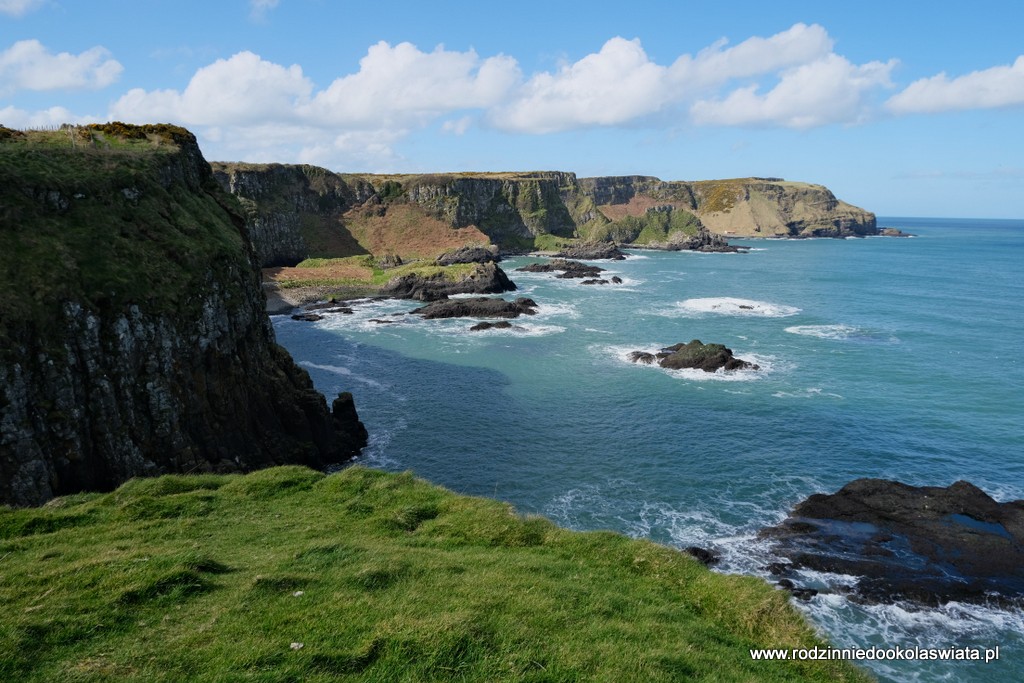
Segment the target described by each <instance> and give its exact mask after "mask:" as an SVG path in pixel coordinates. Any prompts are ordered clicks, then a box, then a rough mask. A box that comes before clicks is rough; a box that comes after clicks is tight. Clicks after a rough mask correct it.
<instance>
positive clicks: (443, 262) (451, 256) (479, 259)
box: [434, 247, 501, 266]
mask: <svg viewBox="0 0 1024 683" xmlns="http://www.w3.org/2000/svg"><path fill="white" fill-rule="evenodd" d="M495 252H496V250H495V249H487V248H485V247H459V248H458V249H453V250H451V251H446V252H445V253H443V254H441V255H440V256H438V257H437V259H436V260H435V261H434V263H436V264H437V265H439V266H454V265H455V264H457V263H495V262H497V261H500V260H501V257H500V256H498V254H497V253H495Z"/></svg>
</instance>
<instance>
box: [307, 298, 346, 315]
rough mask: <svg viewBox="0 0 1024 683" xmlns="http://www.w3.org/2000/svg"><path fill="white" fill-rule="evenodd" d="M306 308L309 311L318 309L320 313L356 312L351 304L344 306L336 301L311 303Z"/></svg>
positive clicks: (344, 313) (343, 313)
mask: <svg viewBox="0 0 1024 683" xmlns="http://www.w3.org/2000/svg"><path fill="white" fill-rule="evenodd" d="M305 309H306V310H307V311H317V312H319V313H341V314H342V315H352V313H353V312H354V311H353V310H352V308H351V307H350V306H342V305H341V304H338V303H336V302H334V301H327V302H324V303H318V304H309V305H307V306H306V307H305Z"/></svg>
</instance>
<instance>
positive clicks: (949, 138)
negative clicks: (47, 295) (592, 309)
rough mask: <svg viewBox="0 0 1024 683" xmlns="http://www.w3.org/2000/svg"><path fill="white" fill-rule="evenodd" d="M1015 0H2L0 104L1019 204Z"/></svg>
mask: <svg viewBox="0 0 1024 683" xmlns="http://www.w3.org/2000/svg"><path fill="white" fill-rule="evenodd" d="M1021 27H1024V2H1021V0H1005V1H992V2H986V1H985V0H978V1H976V2H973V3H952V4H951V3H941V4H940V3H910V2H899V1H898V0H897V1H893V0H889V1H888V2H875V1H874V0H866V1H861V2H857V3H827V2H821V1H820V0H819V1H818V2H813V3H811V2H787V1H786V0H776V1H774V2H763V1H760V2H747V1H746V0H733V1H732V2H728V3H714V2H707V1H706V0H705V1H704V2H699V3H697V2H688V1H685V0H679V1H676V2H643V1H638V2H633V3H624V2H621V1H619V2H597V1H595V2H586V3H583V2H566V1H565V0H563V1H561V2H558V1H553V0H547V1H544V2H534V1H533V0H519V1H518V2H515V3H483V2H468V1H467V2H452V1H444V0H435V1H434V2H422V1H420V2H405V1H403V0H391V1H386V0H385V1H382V2H366V1H363V2H358V3H357V2H350V1H344V2H332V1H329V0H207V1H206V2H193V1H191V0H179V1H177V2H163V1H160V0H151V1H145V0H139V1H136V2H129V1H128V0H117V1H115V0H89V1H88V2H87V1H85V0H0V123H3V124H4V125H7V126H11V127H22V128H24V127H42V126H53V125H59V124H60V123H63V122H88V121H106V120H114V119H119V120H123V121H130V122H137V123H144V122H162V121H167V122H173V123H178V124H180V125H184V126H187V127H188V128H190V129H191V130H192V131H193V132H195V133H196V135H197V137H198V138H199V141H200V145H201V147H202V149H203V152H204V154H205V155H206V157H207V158H208V159H210V160H222V161H235V160H243V161H278V162H282V163H313V164H318V165H321V166H326V167H328V168H330V169H332V170H335V171H340V172H367V171H372V172H388V171H392V172H396V171H398V172H431V171H473V170H475V171H498V170H539V169H553V170H565V171H573V172H575V173H577V174H579V175H580V176H589V175H624V174H644V175H654V176H658V177H660V178H663V179H666V180H700V179H710V178H727V177H742V176H751V175H755V176H779V177H784V178H787V179H790V180H803V181H808V182H816V183H822V184H824V185H827V186H828V187H830V188H831V189H832V190H833V191H834V192H835V193H836V195H837V196H838V197H840V198H841V199H844V200H846V201H849V202H851V203H854V204H857V205H859V206H862V207H864V208H866V209H869V210H871V211H875V212H876V213H878V214H880V215H883V216H885V215H889V216H893V215H896V216H902V215H915V216H949V217H992V218H1024V132H1022V128H1024V126H1022V124H1024V31H1022V29H1021Z"/></svg>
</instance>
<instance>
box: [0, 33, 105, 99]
mask: <svg viewBox="0 0 1024 683" xmlns="http://www.w3.org/2000/svg"><path fill="white" fill-rule="evenodd" d="M123 70H124V67H122V66H121V64H120V62H118V61H117V60H116V59H113V58H111V56H110V52H109V51H108V50H107V49H106V48H103V47H99V46H97V47H93V48H90V49H88V50H86V51H85V52H82V53H81V54H77V55H73V54H71V53H69V52H61V53H59V54H53V53H52V52H50V51H49V50H47V49H46V47H45V46H44V45H43V44H42V43H40V42H39V41H38V40H19V41H18V42H16V43H15V44H14V45H12V46H11V47H9V48H7V49H6V50H4V51H3V52H0V92H8V93H10V92H15V91H18V90H61V89H73V88H94V89H95V88H104V87H106V86H108V85H110V84H112V83H114V82H115V81H116V80H117V79H118V78H119V77H120V76H121V72H122V71H123Z"/></svg>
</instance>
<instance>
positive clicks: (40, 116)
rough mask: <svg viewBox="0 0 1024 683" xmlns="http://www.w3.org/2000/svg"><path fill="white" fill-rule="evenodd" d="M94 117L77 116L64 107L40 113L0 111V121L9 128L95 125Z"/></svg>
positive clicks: (95, 119)
mask: <svg viewBox="0 0 1024 683" xmlns="http://www.w3.org/2000/svg"><path fill="white" fill-rule="evenodd" d="M98 120H99V119H98V118H97V117H95V116H78V115H77V114H74V113H73V112H71V111H70V110H68V109H66V108H64V107H50V108H49V109H43V110H41V111H25V110H24V109H18V108H17V107H4V108H2V109H0V121H3V124H4V125H5V126H8V127H10V128H53V127H56V126H60V125H62V124H65V123H77V124H84V123H95V122H96V121H98Z"/></svg>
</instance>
